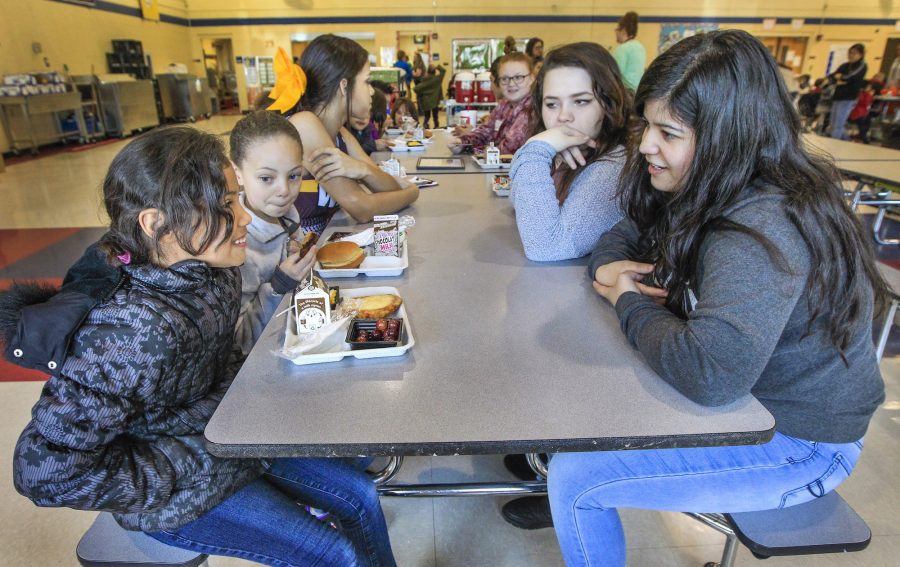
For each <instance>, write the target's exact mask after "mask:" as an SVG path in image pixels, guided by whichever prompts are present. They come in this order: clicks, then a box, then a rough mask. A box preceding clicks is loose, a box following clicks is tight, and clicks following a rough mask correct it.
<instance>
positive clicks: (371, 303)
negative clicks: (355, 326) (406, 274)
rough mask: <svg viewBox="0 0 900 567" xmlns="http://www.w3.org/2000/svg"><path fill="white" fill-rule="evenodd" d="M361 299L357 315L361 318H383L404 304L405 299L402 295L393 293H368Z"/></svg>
mask: <svg viewBox="0 0 900 567" xmlns="http://www.w3.org/2000/svg"><path fill="white" fill-rule="evenodd" d="M359 299H360V304H359V311H358V312H357V315H358V316H359V318H360V319H383V318H385V317H387V316H388V315H390V314H391V313H393V312H394V311H396V310H397V309H398V308H399V307H400V306H401V305H402V304H403V300H402V299H401V298H400V296H398V295H394V294H392V293H387V294H383V295H366V296H363V297H360V298H359Z"/></svg>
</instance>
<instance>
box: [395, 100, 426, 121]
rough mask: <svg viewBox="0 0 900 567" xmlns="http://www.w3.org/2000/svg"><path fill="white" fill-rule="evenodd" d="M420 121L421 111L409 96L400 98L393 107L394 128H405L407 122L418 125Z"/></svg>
mask: <svg viewBox="0 0 900 567" xmlns="http://www.w3.org/2000/svg"><path fill="white" fill-rule="evenodd" d="M418 123H419V112H418V111H417V110H416V105H415V103H414V102H413V101H411V100H409V99H408V98H398V99H397V101H396V102H394V106H393V107H392V108H391V124H393V126H394V128H403V127H404V126H405V125H406V124H409V125H413V126H414V125H417V124H418Z"/></svg>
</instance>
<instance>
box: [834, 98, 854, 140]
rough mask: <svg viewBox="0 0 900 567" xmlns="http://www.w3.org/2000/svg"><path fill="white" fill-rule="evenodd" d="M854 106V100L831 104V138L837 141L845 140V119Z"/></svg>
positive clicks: (838, 101)
mask: <svg viewBox="0 0 900 567" xmlns="http://www.w3.org/2000/svg"><path fill="white" fill-rule="evenodd" d="M854 106H856V100H836V101H834V102H832V103H831V118H830V120H831V137H832V138H837V139H838V140H846V139H847V133H846V132H844V128H845V127H846V126H847V119H848V118H850V113H851V112H853V107H854Z"/></svg>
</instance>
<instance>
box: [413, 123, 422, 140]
mask: <svg viewBox="0 0 900 567" xmlns="http://www.w3.org/2000/svg"><path fill="white" fill-rule="evenodd" d="M412 139H413V140H424V139H425V130H423V129H422V127H421V126H416V127H415V128H413V131H412Z"/></svg>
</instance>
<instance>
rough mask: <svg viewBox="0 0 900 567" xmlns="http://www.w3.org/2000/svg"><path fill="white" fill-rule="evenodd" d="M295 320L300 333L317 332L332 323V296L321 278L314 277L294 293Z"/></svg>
mask: <svg viewBox="0 0 900 567" xmlns="http://www.w3.org/2000/svg"><path fill="white" fill-rule="evenodd" d="M294 320H295V321H296V322H297V334H298V335H300V334H305V333H315V332H316V331H318V330H319V329H321V328H322V327H324V326H325V325H328V324H330V323H331V296H330V295H329V293H328V286H327V285H326V284H325V282H323V281H322V280H321V279H320V278H318V277H312V278H311V279H310V281H309V283H308V285H306V286H305V287H303V288H302V289H301V290H299V291H297V292H296V293H295V294H294Z"/></svg>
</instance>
